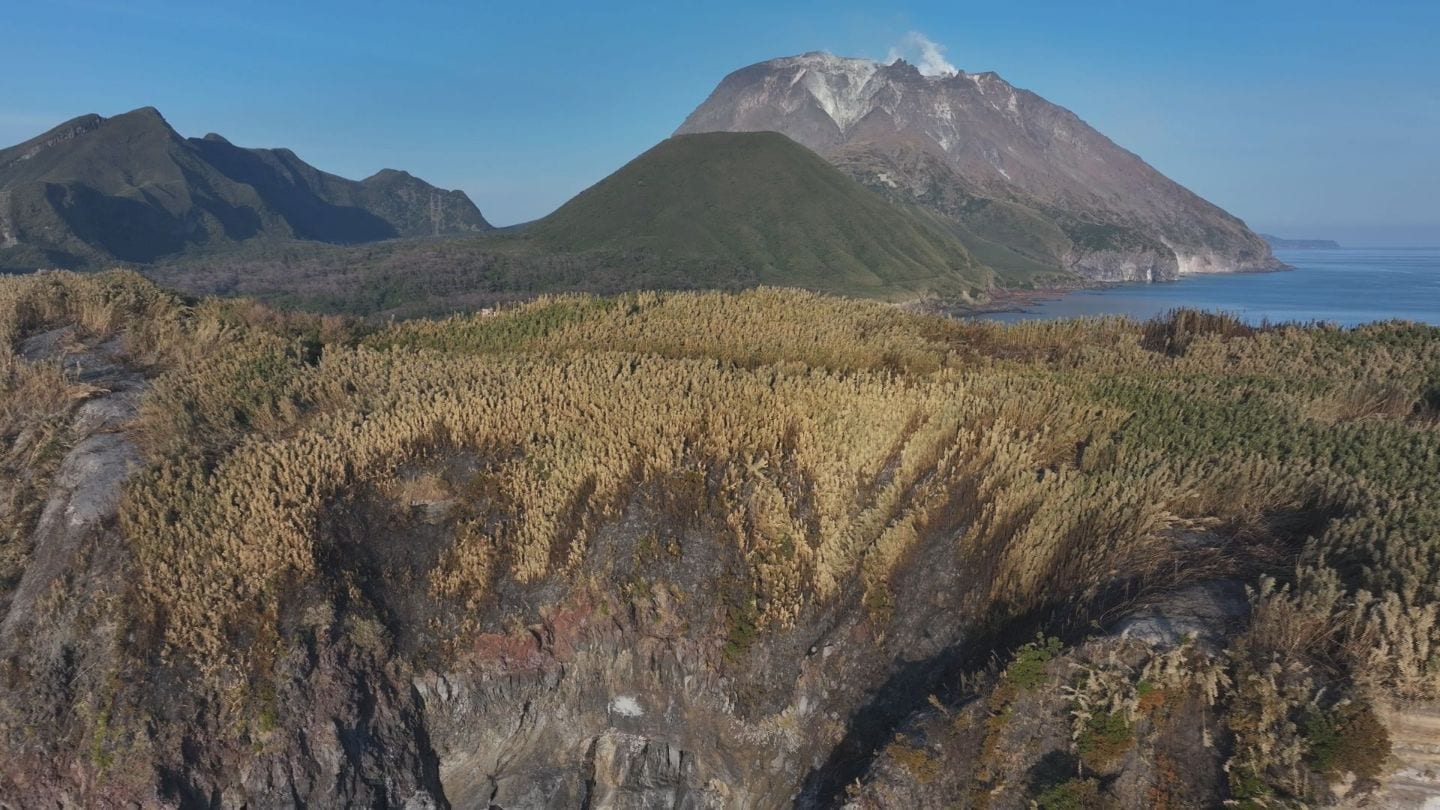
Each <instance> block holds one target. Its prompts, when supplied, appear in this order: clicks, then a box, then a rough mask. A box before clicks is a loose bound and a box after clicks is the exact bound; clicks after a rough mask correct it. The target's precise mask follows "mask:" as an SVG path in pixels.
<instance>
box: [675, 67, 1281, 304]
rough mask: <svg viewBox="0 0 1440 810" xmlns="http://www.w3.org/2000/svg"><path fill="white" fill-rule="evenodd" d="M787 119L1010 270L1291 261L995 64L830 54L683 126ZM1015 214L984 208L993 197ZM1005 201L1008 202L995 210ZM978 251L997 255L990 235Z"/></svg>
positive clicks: (1088, 271) (741, 86)
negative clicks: (923, 66) (930, 68)
mask: <svg viewBox="0 0 1440 810" xmlns="http://www.w3.org/2000/svg"><path fill="white" fill-rule="evenodd" d="M714 130H723V131H753V130H774V131H777V132H782V133H784V134H786V135H788V136H790V137H791V138H793V139H795V140H796V141H799V142H800V143H802V144H804V145H806V146H808V147H810V148H811V149H814V150H815V151H817V152H820V153H821V154H822V155H825V156H827V157H829V158H830V159H831V160H832V161H834V162H836V163H837V164H838V165H840V166H842V167H844V168H846V169H847V170H848V171H850V172H851V173H852V174H854V175H855V176H856V177H858V178H859V179H861V180H862V181H864V182H866V183H867V184H869V185H871V186H873V187H876V188H879V189H882V190H888V191H890V192H891V193H893V194H894V195H895V196H897V197H899V198H901V199H906V200H910V201H915V202H919V203H921V204H924V205H927V206H929V207H931V208H934V209H935V210H938V211H940V212H942V213H945V214H947V215H949V216H951V217H953V218H954V219H956V220H957V221H958V223H959V224H960V226H961V228H962V230H964V231H969V232H970V236H971V238H972V239H973V240H975V241H976V242H981V243H986V244H987V245H990V244H994V245H998V246H999V247H1000V248H1002V249H1004V252H1011V253H1013V252H1014V248H1015V245H1016V244H1017V243H1020V242H1023V241H1025V240H1034V239H1035V238H1036V236H1035V234H1034V233H1033V232H1034V230H1035V229H1034V228H1033V226H1030V225H1028V224H1027V223H1026V222H1025V220H1027V219H1030V218H1039V219H1041V220H1044V221H1046V222H1048V223H1051V224H1052V226H1053V230H1054V231H1056V233H1054V234H1042V235H1041V236H1040V242H1039V244H1036V245H1032V246H1030V247H1029V248H1028V249H1026V248H1021V250H1020V251H1019V252H1020V254H1021V256H1019V257H1017V256H1002V255H1000V254H998V253H996V252H995V251H993V250H991V251H989V253H990V255H991V256H992V257H993V258H992V261H994V262H995V264H996V265H997V269H999V270H1001V271H1002V272H1005V271H1007V270H1010V271H1012V275H1013V273H1014V272H1018V271H1019V270H1021V269H1023V267H1024V265H1025V259H1028V260H1030V261H1039V262H1041V263H1042V264H1046V265H1048V266H1050V267H1053V268H1055V269H1065V270H1070V271H1073V272H1076V273H1079V274H1080V275H1082V276H1085V277H1088V278H1093V279H1101V280H1141V281H1151V280H1168V279H1174V278H1178V277H1180V276H1182V275H1188V274H1192V273H1207V272H1231V271H1245V270H1271V269H1277V268H1279V267H1280V266H1281V265H1280V264H1279V263H1278V262H1277V261H1276V260H1275V259H1274V258H1273V257H1272V256H1271V255H1270V249H1269V247H1268V246H1266V244H1265V243H1264V241H1263V240H1262V239H1260V237H1258V236H1257V235H1255V234H1254V233H1252V232H1251V231H1250V230H1249V228H1247V227H1246V226H1245V224H1244V223H1243V222H1241V221H1240V220H1239V219H1236V218H1235V217H1233V216H1231V215H1229V214H1227V213H1226V212H1224V211H1222V210H1221V209H1219V208H1217V207H1216V206H1214V205H1212V204H1210V203H1208V202H1206V201H1205V200H1203V199H1201V198H1200V197H1198V196H1197V195H1195V194H1193V193H1192V192H1190V191H1189V190H1187V189H1185V188H1183V187H1182V186H1180V185H1178V184H1176V183H1175V182H1173V181H1171V180H1170V179H1168V178H1166V177H1165V176H1164V175H1162V174H1160V173H1159V172H1158V171H1156V170H1155V169H1154V168H1152V167H1151V166H1149V165H1148V164H1146V163H1145V162H1144V161H1143V160H1141V159H1140V158H1139V157H1137V156H1136V155H1134V154H1132V153H1130V152H1128V151H1126V150H1124V149H1122V148H1121V147H1119V146H1117V145H1116V144H1115V143H1114V142H1112V141H1111V140H1110V139H1108V138H1106V137H1105V136H1104V135H1102V134H1100V133H1099V132H1097V131H1095V130H1094V129H1093V128H1091V127H1090V126H1088V125H1087V124H1086V123H1085V122H1084V121H1082V120H1080V118H1078V117H1077V116H1076V115H1075V114H1074V113H1072V112H1070V111H1069V110H1066V109H1064V108H1062V107H1059V106H1057V105H1055V104H1052V103H1050V102H1048V101H1046V100H1045V99H1043V98H1041V97H1040V96H1038V95H1035V94H1034V93H1031V92H1029V91H1027V90H1022V89H1019V88H1016V87H1014V86H1012V85H1011V84H1009V83H1008V82H1006V81H1005V80H1004V79H1002V78H1001V77H999V76H998V75H996V74H994V73H974V74H972V73H965V72H963V71H961V72H957V73H953V74H947V75H938V76H926V75H921V73H920V72H919V70H917V69H916V68H915V67H914V66H912V65H909V64H907V63H905V62H903V61H899V62H895V63H893V64H889V65H882V64H880V63H877V62H873V61H870V60H865V59H848V58H841V57H836V56H832V55H830V54H825V53H810V54H805V55H803V56H795V57H788V58H784V59H774V60H771V61H768V62H761V63H759V64H756V65H752V66H750V67H747V68H744V69H742V70H738V71H736V72H735V73H732V74H730V75H729V76H727V77H726V78H725V79H724V81H722V82H721V83H720V85H719V86H718V87H717V88H716V89H715V91H714V92H713V93H712V94H711V95H710V97H709V98H708V99H706V100H705V102H704V103H703V104H701V105H700V107H699V108H697V109H696V110H695V111H694V112H693V113H691V115H690V116H689V117H688V118H687V119H686V120H685V122H684V123H683V124H682V125H681V126H680V129H679V130H678V132H680V133H690V132H706V131H714ZM982 202H985V203H993V204H997V205H999V206H1002V207H1003V208H1005V209H1007V212H1006V215H1005V217H1004V218H1003V221H999V222H997V221H995V218H994V217H993V216H989V217H978V216H974V215H972V214H973V213H974V212H973V209H974V208H975V207H976V206H977V205H978V204H980V203H982ZM992 213H993V212H992ZM976 252H977V253H980V254H982V255H983V254H985V253H986V252H987V251H986V250H984V249H981V250H977V251H976Z"/></svg>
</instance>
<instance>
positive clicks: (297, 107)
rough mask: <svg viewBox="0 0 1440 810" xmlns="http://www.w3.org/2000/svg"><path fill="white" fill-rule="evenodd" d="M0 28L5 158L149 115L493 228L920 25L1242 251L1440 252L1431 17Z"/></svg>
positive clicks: (582, 13) (70, 10) (835, 5)
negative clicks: (416, 192)
mask: <svg viewBox="0 0 1440 810" xmlns="http://www.w3.org/2000/svg"><path fill="white" fill-rule="evenodd" d="M5 6H6V7H5V8H4V13H3V21H0V143H5V144H9V143H15V142H18V141H21V140H24V139H25V138H28V137H30V136H32V135H34V134H37V133H38V132H40V131H42V130H44V129H46V128H48V127H50V126H52V125H54V124H56V123H59V122H60V121H63V120H65V119H67V118H71V117H74V116H76V115H79V114H82V113H86V112H98V113H101V114H103V115H110V114H114V113H118V112H123V111H125V110H128V109H132V108H134V107H139V106H144V105H153V106H156V107H158V108H160V110H161V111H162V112H163V113H164V114H165V116H166V118H168V119H169V120H170V122H171V124H172V125H174V126H175V128H176V129H178V130H179V131H180V132H181V133H183V134H185V135H193V136H199V135H203V134H205V133H206V132H210V131H215V132H219V133H221V134H223V135H225V136H226V137H228V138H230V139H231V140H232V141H234V142H235V143H237V144H240V145H244V146H288V147H290V148H292V149H294V150H295V151H296V152H297V153H299V154H300V156H301V157H302V158H304V159H306V160H307V161H309V162H311V163H313V164H315V165H317V166H319V167H320V168H322V169H326V170H328V171H332V172H336V173H338V174H342V175H345V176H348V177H357V178H358V177H364V176H366V175H369V174H371V173H373V172H374V171H376V170H378V169H380V168H383V167H395V168H402V169H407V170H409V171H411V172H412V173H414V174H416V175H418V176H420V177H423V178H425V179H426V180H429V181H431V182H433V183H435V184H437V185H441V186H445V187H452V188H462V189H464V190H465V191H466V192H468V193H469V194H470V196H471V197H472V198H473V199H474V200H475V202H476V203H477V204H478V205H479V206H480V208H481V210H482V211H484V212H485V214H486V215H487V216H488V217H490V218H491V219H492V221H495V222H497V223H500V224H508V223H512V222H517V221H523V220H526V219H531V218H534V217H537V216H541V215H544V214H545V213H547V212H549V211H550V210H552V209H553V208H554V207H555V206H557V205H559V204H560V203H562V202H564V200H566V199H568V198H569V197H570V196H571V195H572V194H574V193H575V192H577V191H580V190H581V189H583V188H585V187H586V186H588V185H590V184H591V183H593V182H595V181H596V180H598V179H600V178H601V177H603V176H604V175H605V174H607V173H609V172H611V171H613V170H614V169H616V168H618V167H619V166H620V165H621V164H623V163H624V162H625V161H627V160H629V159H630V158H632V157H634V156H635V155H637V154H639V153H640V152H642V151H644V150H645V149H646V148H648V147H650V146H651V145H653V144H654V143H655V142H656V141H659V140H660V139H662V138H664V137H666V136H667V135H669V134H670V132H671V131H673V130H674V128H675V127H676V126H677V125H678V124H679V123H680V121H681V120H682V119H683V118H684V117H685V115H686V114H687V113H688V112H689V111H690V110H691V109H693V108H694V107H695V106H696V105H697V104H699V103H700V101H702V100H703V99H704V98H705V96H706V95H707V94H708V93H709V91H710V90H711V89H712V88H713V87H714V85H715V84H716V83H717V82H718V81H719V80H720V79H721V78H722V77H723V76H724V75H725V74H726V73H728V72H730V71H731V70H734V69H736V68H739V67H742V66H744V65H747V64H750V63H753V62H757V61H760V60H763V59H767V58H771V57H775V56H782V55H789V54H794V53H801V52H804V51H809V50H829V51H832V52H835V53H840V54H844V55H849V56H869V57H874V58H883V57H884V56H885V55H886V54H887V53H888V51H889V50H890V48H891V47H892V46H894V45H895V44H897V43H899V42H901V41H902V40H904V39H905V37H906V35H907V33H908V32H911V31H919V32H922V33H923V34H924V35H925V36H927V37H929V38H930V39H932V40H934V41H936V42H938V43H940V44H942V45H943V46H945V47H946V49H947V52H946V56H947V58H948V59H949V60H950V61H951V62H953V63H954V64H955V65H956V66H958V67H960V68H962V69H965V70H970V71H982V70H995V71H998V72H999V73H1000V74H1001V75H1002V76H1004V77H1005V78H1007V79H1009V80H1010V81H1011V82H1013V83H1015V84H1017V85H1020V86H1022V87H1026V88H1029V89H1031V90H1034V91H1035V92H1037V93H1039V94H1041V95H1043V96H1045V97H1047V98H1049V99H1050V100H1051V101H1054V102H1056V103H1058V104H1062V105H1064V106H1066V107H1069V108H1070V109H1072V110H1074V111H1075V112H1076V113H1077V114H1078V115H1080V117H1081V118H1084V119H1085V120H1086V121H1088V122H1090V123H1091V124H1092V125H1094V126H1095V127H1096V128H1098V129H1099V130H1100V131H1101V132H1104V133H1105V134H1107V135H1109V136H1110V137H1111V138H1113V139H1114V140H1115V141H1117V142H1118V143H1120V144H1121V145H1122V146H1125V147H1127V148H1129V149H1131V150H1132V151H1134V152H1136V153H1138V154H1140V155H1141V156H1142V157H1144V158H1145V159H1146V160H1148V161H1150V162H1151V163H1152V164H1154V165H1155V166H1156V167H1157V168H1159V169H1160V170H1161V171H1163V172H1165V173H1166V174H1168V175H1170V176H1171V177H1173V178H1174V179H1176V180H1178V181H1180V182H1181V183H1183V184H1185V185H1187V186H1189V187H1190V188H1191V189H1193V190H1195V191H1196V192H1198V193H1200V194H1201V195H1202V196H1205V197H1207V198H1209V199H1210V200H1212V201H1213V202H1215V203H1217V204H1219V205H1221V206H1222V207H1225V208H1227V209H1228V210H1230V211H1231V212H1232V213H1235V214H1237V215H1238V216H1241V217H1242V218H1244V219H1246V220H1247V221H1248V222H1249V223H1250V224H1251V225H1252V226H1255V227H1256V228H1258V229H1263V230H1270V231H1275V232H1278V233H1281V234H1285V235H1295V236H1311V235H1314V236H1333V237H1335V238H1338V239H1341V240H1342V241H1348V242H1352V243H1356V244H1422V243H1423V244H1440V44H1437V43H1440V3H1437V2H1408V1H1407V0H1370V1H1369V2H1353V3H1340V2H1325V0H1310V2H1281V1H1280V0H1271V1H1270V2H1266V0H1251V2H1208V3H1183V4H1182V3H1169V2H1158V1H1157V2H1105V0H1089V1H1088V2H993V3H957V2H954V0H948V2H910V3H893V4H874V3H858V2H835V1H834V0H831V1H830V2H795V3H783V4H781V3H773V2H751V1H750V0H731V1H730V2H727V3H723V4H721V3H708V4H692V3H685V2H674V0H672V2H654V3H642V2H618V1H617V2H605V3H594V2H590V3H548V4H547V3H540V4H525V3H514V2H509V3H495V2H425V0H416V2H410V3H405V4H400V3H373V4H372V3H365V2H355V1H353V0H352V2H294V0H292V2H289V3H278V2H276V3H272V2H251V3H245V4H238V3H236V4H224V5H221V4H212V3H206V2H186V3H180V2H157V1H155V0H129V1H128V2H100V1H99V0H45V1H44V2H25V1H24V0H9V2H7V3H6V4H5ZM1182 6H1183V7H1189V8H1182Z"/></svg>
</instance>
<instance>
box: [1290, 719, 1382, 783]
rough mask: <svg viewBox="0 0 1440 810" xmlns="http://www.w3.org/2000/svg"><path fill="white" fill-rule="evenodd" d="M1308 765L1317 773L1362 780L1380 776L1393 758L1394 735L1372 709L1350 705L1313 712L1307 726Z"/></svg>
mask: <svg viewBox="0 0 1440 810" xmlns="http://www.w3.org/2000/svg"><path fill="white" fill-rule="evenodd" d="M1304 729H1305V741H1306V743H1307V744H1308V746H1309V752H1308V753H1307V755H1306V762H1307V763H1308V764H1309V765H1310V767H1311V768H1313V769H1314V770H1315V772H1316V773H1321V774H1326V775H1328V776H1341V775H1343V774H1346V773H1353V774H1355V775H1356V776H1357V777H1359V778H1361V779H1373V778H1375V777H1376V776H1379V775H1380V773H1381V771H1382V770H1383V769H1384V766H1385V759H1386V758H1387V757H1388V756H1390V735H1389V733H1388V732H1386V731H1385V726H1384V724H1382V723H1381V722H1380V720H1379V718H1377V717H1376V716H1375V712H1374V711H1373V710H1371V708H1370V707H1369V706H1366V705H1363V704H1357V703H1347V704H1344V705H1342V706H1337V707H1335V708H1332V709H1330V710H1329V711H1320V710H1315V711H1311V712H1310V713H1309V714H1307V715H1306V717H1305V722H1304Z"/></svg>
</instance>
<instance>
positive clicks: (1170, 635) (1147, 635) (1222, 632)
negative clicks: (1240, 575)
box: [1114, 579, 1250, 647]
mask: <svg viewBox="0 0 1440 810" xmlns="http://www.w3.org/2000/svg"><path fill="white" fill-rule="evenodd" d="M1249 615H1250V601H1249V598H1248V597H1247V595H1246V593H1245V586H1244V584H1243V583H1241V582H1238V581H1236V580H1232V579H1217V580H1210V581H1207V582H1197V583H1195V584H1194V585H1189V586H1187V587H1184V588H1181V589H1179V590H1176V591H1173V592H1171V593H1168V594H1165V595H1164V596H1162V597H1160V598H1158V599H1156V600H1154V601H1153V602H1151V603H1150V604H1148V605H1146V606H1145V607H1142V608H1140V609H1139V610H1136V611H1134V612H1133V613H1131V614H1130V615H1128V616H1126V617H1125V618H1124V619H1122V620H1121V621H1120V623H1119V624H1117V625H1116V626H1115V629H1114V632H1115V634H1116V635H1119V636H1121V637H1123V638H1133V639H1137V640H1140V641H1144V642H1147V643H1149V644H1154V645H1158V646H1164V647H1173V646H1175V645H1176V644H1179V643H1180V642H1182V641H1184V640H1185V639H1186V638H1190V637H1193V638H1194V639H1196V640H1198V641H1202V642H1206V643H1211V644H1216V645H1220V646H1223V644H1224V641H1225V639H1226V638H1227V637H1229V636H1230V635H1232V634H1233V633H1234V632H1235V631H1236V630H1237V629H1238V628H1239V627H1240V626H1241V625H1243V624H1244V622H1245V620H1246V619H1247V618H1248V617H1249Z"/></svg>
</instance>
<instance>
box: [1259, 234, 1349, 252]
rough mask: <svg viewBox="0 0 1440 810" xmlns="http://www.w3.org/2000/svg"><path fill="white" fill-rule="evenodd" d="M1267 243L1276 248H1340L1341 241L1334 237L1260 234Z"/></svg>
mask: <svg viewBox="0 0 1440 810" xmlns="http://www.w3.org/2000/svg"><path fill="white" fill-rule="evenodd" d="M1260 238H1261V239H1264V240H1265V242H1266V244H1268V245H1270V247H1272V248H1274V249H1276V250H1339V249H1340V243H1339V242H1336V241H1335V240H1334V239H1285V238H1283V237H1279V236H1271V235H1270V234H1268V233H1262V234H1260Z"/></svg>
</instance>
